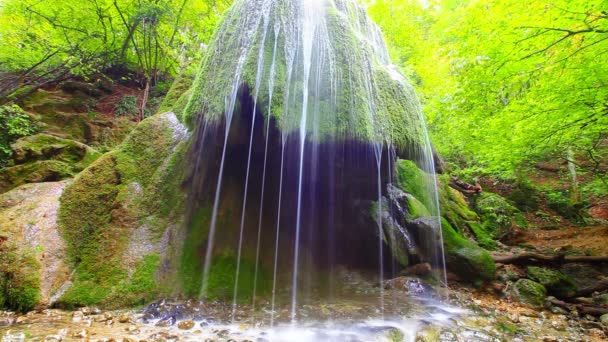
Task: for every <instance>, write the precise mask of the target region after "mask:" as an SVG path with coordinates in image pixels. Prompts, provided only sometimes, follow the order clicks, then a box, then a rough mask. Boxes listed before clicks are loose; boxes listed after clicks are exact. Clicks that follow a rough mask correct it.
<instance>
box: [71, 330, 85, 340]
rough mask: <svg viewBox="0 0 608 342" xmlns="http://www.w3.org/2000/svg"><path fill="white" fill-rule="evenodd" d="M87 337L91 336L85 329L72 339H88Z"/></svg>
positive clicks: (76, 333) (73, 335)
mask: <svg viewBox="0 0 608 342" xmlns="http://www.w3.org/2000/svg"><path fill="white" fill-rule="evenodd" d="M87 336H89V332H88V331H86V330H84V329H83V330H81V331H79V332H75V333H73V334H72V337H75V338H87Z"/></svg>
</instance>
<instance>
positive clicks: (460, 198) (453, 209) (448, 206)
mask: <svg viewBox="0 0 608 342" xmlns="http://www.w3.org/2000/svg"><path fill="white" fill-rule="evenodd" d="M449 182H450V179H449V175H442V176H439V179H438V187H437V188H438V191H439V207H440V208H441V216H443V217H445V218H446V219H447V221H448V222H449V223H450V225H452V227H453V228H455V229H456V230H457V231H459V232H465V231H466V230H467V228H468V227H469V225H468V222H476V221H479V216H477V214H476V213H475V212H474V211H473V210H471V208H469V204H468V203H467V200H466V199H465V197H464V195H463V194H462V193H460V192H459V191H457V190H455V189H453V188H452V187H450V186H449Z"/></svg>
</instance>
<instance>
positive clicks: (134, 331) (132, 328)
mask: <svg viewBox="0 0 608 342" xmlns="http://www.w3.org/2000/svg"><path fill="white" fill-rule="evenodd" d="M125 330H126V331H128V332H130V333H132V334H138V333H139V328H137V326H135V325H129V326H128V327H126V328H125Z"/></svg>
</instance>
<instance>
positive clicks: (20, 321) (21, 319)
mask: <svg viewBox="0 0 608 342" xmlns="http://www.w3.org/2000/svg"><path fill="white" fill-rule="evenodd" d="M26 321H27V317H26V316H19V317H17V319H15V322H14V323H15V324H23V323H25V322H26Z"/></svg>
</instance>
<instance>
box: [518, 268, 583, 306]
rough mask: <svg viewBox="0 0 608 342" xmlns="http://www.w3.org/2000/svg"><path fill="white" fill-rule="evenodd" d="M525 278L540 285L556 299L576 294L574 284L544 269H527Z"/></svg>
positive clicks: (564, 277) (561, 274)
mask: <svg viewBox="0 0 608 342" xmlns="http://www.w3.org/2000/svg"><path fill="white" fill-rule="evenodd" d="M527 276H528V278H530V279H532V280H535V281H537V282H538V283H540V284H542V285H543V286H544V287H545V288H546V289H547V292H548V293H549V294H551V295H554V296H556V297H559V298H569V297H572V296H574V295H575V294H576V291H577V287H576V284H575V283H574V281H573V280H572V279H571V278H570V277H568V276H566V275H565V274H563V273H560V272H557V271H554V270H550V269H548V268H544V267H537V266H530V267H528V269H527Z"/></svg>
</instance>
